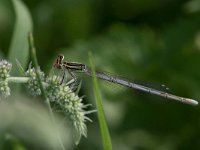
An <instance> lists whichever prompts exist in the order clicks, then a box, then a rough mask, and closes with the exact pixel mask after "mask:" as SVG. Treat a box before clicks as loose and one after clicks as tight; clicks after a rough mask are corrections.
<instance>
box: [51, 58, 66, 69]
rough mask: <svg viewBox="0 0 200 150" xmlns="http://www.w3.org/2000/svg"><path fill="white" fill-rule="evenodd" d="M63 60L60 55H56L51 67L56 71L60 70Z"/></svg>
mask: <svg viewBox="0 0 200 150" xmlns="http://www.w3.org/2000/svg"><path fill="white" fill-rule="evenodd" d="M63 60H64V55H62V54H60V55H58V57H57V59H56V60H55V62H54V64H53V66H54V67H55V68H57V69H62V65H63Z"/></svg>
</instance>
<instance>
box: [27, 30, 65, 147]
mask: <svg viewBox="0 0 200 150" xmlns="http://www.w3.org/2000/svg"><path fill="white" fill-rule="evenodd" d="M28 42H29V50H30V53H31V59H32V61H33V65H34V67H35V68H36V75H37V78H38V81H39V85H40V89H41V92H42V95H43V96H44V98H45V101H46V104H47V107H48V109H49V112H50V117H51V120H52V122H53V125H54V126H56V123H55V119H54V115H53V111H52V109H51V105H50V101H49V98H48V97H47V94H46V92H45V88H44V86H43V84H42V80H41V78H40V74H39V65H38V61H37V56H36V49H35V46H34V39H33V35H32V33H31V32H29V34H28ZM56 134H57V137H58V140H59V143H60V145H61V148H62V150H65V147H64V145H63V143H62V140H61V138H60V136H59V133H58V132H57V131H56Z"/></svg>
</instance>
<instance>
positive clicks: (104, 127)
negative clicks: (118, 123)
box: [89, 53, 112, 150]
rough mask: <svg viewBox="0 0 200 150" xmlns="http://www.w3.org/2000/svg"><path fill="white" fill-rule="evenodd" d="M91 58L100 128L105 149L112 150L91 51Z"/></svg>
mask: <svg viewBox="0 0 200 150" xmlns="http://www.w3.org/2000/svg"><path fill="white" fill-rule="evenodd" d="M89 60H90V65H91V69H92V80H93V86H94V95H95V99H96V105H97V111H98V112H97V114H98V120H99V125H100V130H101V137H102V142H103V148H104V150H112V143H111V138H110V134H109V130H108V127H107V123H106V120H105V115H104V110H103V106H102V98H101V94H100V90H99V85H98V82H97V78H96V74H95V67H94V64H93V60H92V54H91V53H89Z"/></svg>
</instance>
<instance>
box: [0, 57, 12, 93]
mask: <svg viewBox="0 0 200 150" xmlns="http://www.w3.org/2000/svg"><path fill="white" fill-rule="evenodd" d="M11 69H12V64H11V63H9V62H8V61H7V60H1V61H0V96H1V97H8V96H9V95H10V88H9V86H8V80H7V78H8V77H9V76H10V74H9V73H10V71H11Z"/></svg>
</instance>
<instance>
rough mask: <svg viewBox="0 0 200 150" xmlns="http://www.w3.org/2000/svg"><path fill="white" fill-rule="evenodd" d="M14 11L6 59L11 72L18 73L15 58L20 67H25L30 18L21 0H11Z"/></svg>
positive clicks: (30, 24)
mask: <svg viewBox="0 0 200 150" xmlns="http://www.w3.org/2000/svg"><path fill="white" fill-rule="evenodd" d="M12 3H13V7H14V11H15V15H16V17H15V25H14V31H13V36H12V39H11V44H10V48H9V54H8V59H9V61H11V62H12V65H13V68H12V73H13V74H14V75H19V73H18V69H17V65H16V62H15V60H16V59H17V60H19V61H20V63H21V65H22V67H23V68H24V67H26V65H27V62H28V57H29V50H28V41H27V34H28V32H30V31H32V19H31V15H30V13H29V10H28V9H27V7H26V6H25V4H24V3H23V2H22V1H21V0H12Z"/></svg>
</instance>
